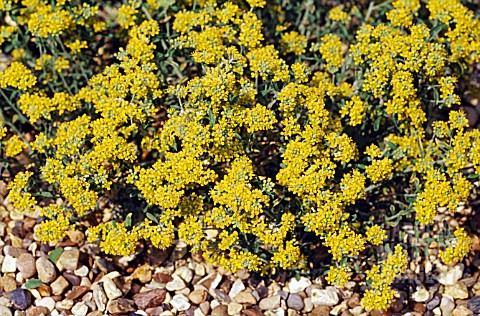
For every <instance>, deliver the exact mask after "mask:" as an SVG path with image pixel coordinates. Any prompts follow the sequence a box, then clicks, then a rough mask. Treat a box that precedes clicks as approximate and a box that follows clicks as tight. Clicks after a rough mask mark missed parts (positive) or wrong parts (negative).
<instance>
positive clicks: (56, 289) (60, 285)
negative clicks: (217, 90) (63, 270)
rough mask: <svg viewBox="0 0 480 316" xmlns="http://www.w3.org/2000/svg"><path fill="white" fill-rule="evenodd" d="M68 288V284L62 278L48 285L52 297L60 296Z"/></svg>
mask: <svg viewBox="0 0 480 316" xmlns="http://www.w3.org/2000/svg"><path fill="white" fill-rule="evenodd" d="M68 286H69V284H68V282H67V280H66V279H65V278H64V277H63V276H59V277H58V278H57V279H56V280H55V281H53V282H52V284H50V288H51V289H52V294H53V295H60V294H62V293H63V292H64V291H65V290H66V289H67V288H68Z"/></svg>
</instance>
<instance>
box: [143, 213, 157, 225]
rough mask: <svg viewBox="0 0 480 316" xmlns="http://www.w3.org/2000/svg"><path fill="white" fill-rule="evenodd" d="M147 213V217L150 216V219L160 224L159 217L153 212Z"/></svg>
mask: <svg viewBox="0 0 480 316" xmlns="http://www.w3.org/2000/svg"><path fill="white" fill-rule="evenodd" d="M146 215H147V218H148V219H149V220H151V221H152V222H154V223H155V224H158V219H157V218H156V217H155V216H154V215H153V214H151V213H147V214H146Z"/></svg>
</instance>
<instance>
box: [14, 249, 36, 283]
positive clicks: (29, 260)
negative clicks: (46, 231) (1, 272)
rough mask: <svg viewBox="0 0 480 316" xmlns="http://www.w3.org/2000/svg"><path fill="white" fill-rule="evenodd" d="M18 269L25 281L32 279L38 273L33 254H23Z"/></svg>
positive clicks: (18, 261) (19, 259)
mask: <svg viewBox="0 0 480 316" xmlns="http://www.w3.org/2000/svg"><path fill="white" fill-rule="evenodd" d="M17 269H18V271H20V272H21V273H22V276H23V277H24V278H25V279H30V278H31V277H33V276H34V275H35V274H36V273H37V268H36V267H35V257H34V256H33V255H32V254H31V253H23V254H21V255H20V257H18V260H17Z"/></svg>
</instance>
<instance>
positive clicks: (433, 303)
mask: <svg viewBox="0 0 480 316" xmlns="http://www.w3.org/2000/svg"><path fill="white" fill-rule="evenodd" d="M441 300H442V294H440V293H437V294H435V296H434V297H433V298H432V299H431V300H430V302H428V303H427V309H428V310H434V309H435V307H438V305H440V301H441Z"/></svg>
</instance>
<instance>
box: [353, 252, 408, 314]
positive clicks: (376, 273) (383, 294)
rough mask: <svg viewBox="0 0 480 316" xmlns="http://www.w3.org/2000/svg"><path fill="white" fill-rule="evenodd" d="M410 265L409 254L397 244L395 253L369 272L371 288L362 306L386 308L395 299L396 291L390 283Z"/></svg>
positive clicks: (366, 292) (369, 308) (366, 293)
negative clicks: (391, 287)
mask: <svg viewBox="0 0 480 316" xmlns="http://www.w3.org/2000/svg"><path fill="white" fill-rule="evenodd" d="M407 265H408V254H407V251H406V250H405V249H403V248H402V246H400V245H396V246H395V249H394V252H393V254H389V255H388V257H387V259H386V260H385V261H384V262H383V263H381V264H380V265H379V264H375V265H374V266H373V267H372V269H371V270H370V271H368V272H367V280H368V281H370V282H371V289H370V290H367V291H365V295H364V297H363V298H362V306H363V307H364V308H365V309H367V310H371V309H378V310H386V309H387V308H388V306H389V305H390V303H391V302H392V301H393V298H394V295H395V292H394V291H392V290H391V289H390V285H391V284H392V283H393V281H394V280H395V278H396V277H397V276H399V275H400V274H402V273H403V271H404V270H405V269H406V268H407Z"/></svg>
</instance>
